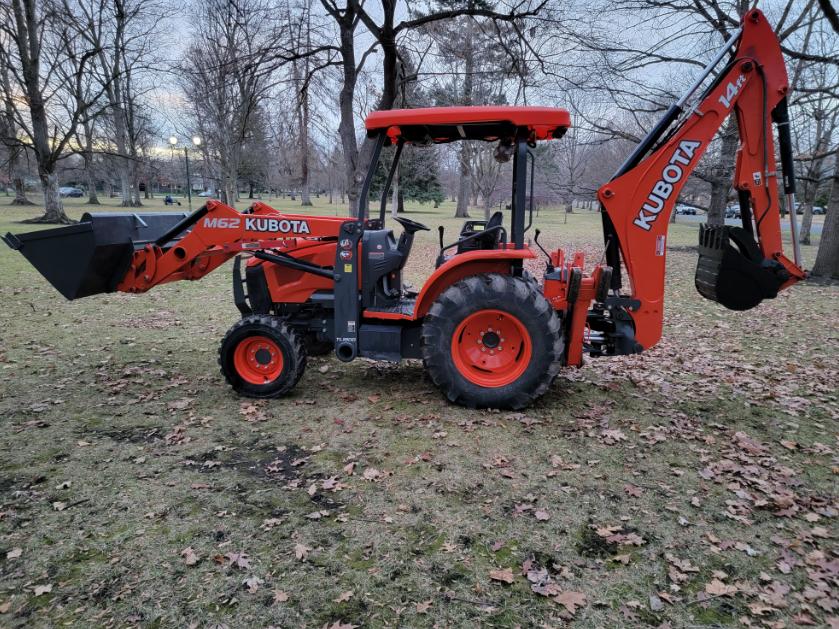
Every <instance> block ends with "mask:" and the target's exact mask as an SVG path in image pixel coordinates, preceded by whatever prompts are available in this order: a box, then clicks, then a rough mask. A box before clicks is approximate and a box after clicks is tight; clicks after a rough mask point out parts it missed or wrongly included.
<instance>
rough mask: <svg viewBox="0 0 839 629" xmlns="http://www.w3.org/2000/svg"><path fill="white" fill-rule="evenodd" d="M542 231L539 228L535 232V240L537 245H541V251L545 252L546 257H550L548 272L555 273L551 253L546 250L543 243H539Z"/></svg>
mask: <svg viewBox="0 0 839 629" xmlns="http://www.w3.org/2000/svg"><path fill="white" fill-rule="evenodd" d="M541 233H542V232H541V231H540V230H538V229H537V230H536V231H535V232H534V233H533V242H534V243H536V246H537V247H539V249H540V250H541V252H542V253H544V254H545V257H546V258H547V259H548V265H547V266H548V273H553V271H554V265H553V264H551V254H549V253H548V252H547V251H545V248H544V247H543V246H542V245H540V244H539V234H541Z"/></svg>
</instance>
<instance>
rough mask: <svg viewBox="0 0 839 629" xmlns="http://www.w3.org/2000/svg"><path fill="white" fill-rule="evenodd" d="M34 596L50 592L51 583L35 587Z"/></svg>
mask: <svg viewBox="0 0 839 629" xmlns="http://www.w3.org/2000/svg"><path fill="white" fill-rule="evenodd" d="M34 592H35V596H41V595H42V594H49V593H50V592H52V583H47V584H46V585H36V586H35V589H34Z"/></svg>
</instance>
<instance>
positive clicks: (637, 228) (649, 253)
mask: <svg viewBox="0 0 839 629" xmlns="http://www.w3.org/2000/svg"><path fill="white" fill-rule="evenodd" d="M732 49H733V54H732V55H731V57H730V60H729V61H728V62H727V63H726V65H725V66H724V68H723V69H722V70H721V71H720V73H719V74H718V75H717V76H716V78H715V79H714V80H713V81H712V83H711V84H710V86H709V87H708V88H707V89H706V90H705V92H704V94H703V95H702V96H701V97H700V98H699V102H698V104H697V105H696V106H694V107H693V108H692V109H691V110H689V111H687V112H684V111H683V106H684V104H685V102H686V101H687V99H688V98H689V96H690V95H691V94H692V92H693V91H695V90H696V89H697V88H698V87H699V85H700V83H701V82H702V81H703V80H704V78H706V77H707V76H708V75H709V74H710V73H711V72H712V71H713V69H714V66H715V65H717V64H719V63H720V62H721V61H722V59H723V56H724V55H725V53H727V52H728V51H729V50H732ZM788 89H789V84H788V79H787V73H786V68H785V65H784V59H783V56H782V54H781V48H780V45H779V43H778V39H777V37H776V36H775V33H774V31H773V30H772V28H771V26H770V25H769V23H768V22H767V21H766V18H765V17H764V16H763V14H762V13H761V12H760V11H759V10H757V9H754V10H751V11H749V12H748V13H746V15H745V16H744V18H743V21H742V26H741V28H740V29H739V31H738V32H737V33H735V35H734V36H732V38H731V39H730V40H729V42H728V43H727V44H726V47H725V48H724V49H723V51H721V53H720V54H719V55H718V56H717V58H716V59H715V61H714V62H712V63H711V64H710V65H709V66H708V67H707V68H706V72H705V74H704V75H703V76H702V77H700V78H699V80H698V81H697V82H696V83H695V84H694V87H693V88H692V90H691V91H689V93H688V94H686V95H685V96H683V97H682V99H680V100H679V102H677V103H675V104H674V105H673V106H671V108H670V110H668V112H667V114H666V115H665V118H664V119H663V120H662V121H661V122H660V123H659V124H658V125H657V126H656V128H655V129H653V131H652V132H651V133H650V134H649V135H648V136H647V137H646V138H645V139H644V141H643V142H642V143H641V145H639V147H638V148H637V149H636V151H635V152H634V153H633V154H632V155H631V156H630V157H629V158H628V159H627V161H626V162H625V163H624V165H623V166H622V167H621V169H620V170H619V171H618V173H617V174H616V175H615V177H614V178H613V179H612V180H611V181H609V182H608V183H606V184H605V185H603V186H602V187H601V188H600V189H599V190H598V198H599V200H600V203H601V204H602V208H603V214H604V237H605V240H606V248H607V252H606V256H607V262H608V264H609V265H610V266H611V267H612V268H613V269H614V271H615V272H614V275H613V277H612V285H611V288H612V289H613V293H614V294H615V295H617V294H618V292H619V289H620V288H621V287H622V281H621V275H622V274H621V262H622V263H623V265H624V268H625V269H626V275H627V277H628V280H629V284H630V287H631V290H630V297H631V299H630V300H624V303H625V302H630V303H632V304H633V305H632V306H631V307H630V308H629V314H630V316H631V317H632V319H633V321H634V326H635V341H636V342H637V343H638V344H640V346H641V348H643V349H647V348H649V347H651V346H653V345H654V344H655V343H656V342H657V341H658V340H659V338H660V337H661V332H662V323H663V315H664V302H663V298H664V273H665V258H666V249H667V247H666V244H667V243H666V239H667V229H668V225H669V222H670V215H671V213H672V212H673V209H674V207H675V204H676V200H677V199H678V197H679V193H680V192H681V190H682V188H683V187H684V185H685V183H686V181H687V179H688V177H689V175H690V174H691V173H692V172H693V170H694V169H695V168H696V166H697V164H698V163H699V160H700V158H701V157H702V155H703V154H704V153H705V151H706V150H707V149H708V146H709V144H710V142H711V140H712V139H713V138H714V136H715V134H716V133H717V131H718V130H719V129H720V127H721V126H722V125H723V123H724V122H725V121H726V119H727V118H728V117H729V116H730V115H735V116H736V119H737V127H738V131H739V136H740V145H739V148H738V150H737V157H736V167H735V171H734V181H733V185H734V188H735V189H736V190H737V192H738V197H739V199H740V204H741V216H742V220H743V227H742V228H733V227H723V228H714V227H710V228H706V227H704V226H703V227H702V228H701V237H700V238H701V240H700V267H699V269H698V271H697V288H699V290H700V293H702V294H703V295H704V296H706V297H708V298H710V299H714V300H715V301H719V302H720V303H723V305H726V306H727V307H729V308H732V309H736V310H744V309H747V308H749V307H752V306H753V305H756V304H757V303H759V301H760V300H761V299H763V298H767V297H774V296H775V293H777V290H780V289H783V288H786V287H787V286H789V285H790V284H793V283H794V282H796V281H798V280H801V279H803V278H804V277H805V276H806V274H805V272H804V271H803V270H802V268H801V267H800V266H799V264H800V260H799V259H798V255H797V253H798V252H797V249H796V256H795V258H796V259H795V260H790V259H789V258H788V257H787V256H786V255H785V254H784V251H783V246H782V239H781V213H780V202H779V194H778V185H779V181H778V173H777V169H776V164H775V144H774V141H773V130H772V123H773V120H774V122H776V123H777V124H778V126H779V130H778V131H779V142H780V149H781V158H782V162H783V175H784V181H783V185H784V191H785V193H786V194H787V195H788V203H789V204H791V202H792V194H793V193H794V174H793V170H792V152H791V146H790V140H789V130H788V120H787V108H786V94H787V91H788ZM678 118H680V121H677V119H678ZM674 123H675V124H674ZM790 206H791V205H790ZM791 220H792V226H793V227H792V229H793V242H794V247H797V242H796V239H795V234H796V230H795V223H794V221H795V213H794V211H793V212H792V213H791ZM731 241H733V243H734V244H733V245H732V242H731ZM703 256H704V257H703ZM738 256H739V257H738ZM761 258H762V259H761ZM720 261H722V262H723V263H720ZM743 295H745V297H743Z"/></svg>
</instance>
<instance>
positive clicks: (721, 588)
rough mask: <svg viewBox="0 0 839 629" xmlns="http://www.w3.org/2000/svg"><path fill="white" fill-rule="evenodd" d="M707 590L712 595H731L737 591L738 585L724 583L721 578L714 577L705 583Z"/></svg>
mask: <svg viewBox="0 0 839 629" xmlns="http://www.w3.org/2000/svg"><path fill="white" fill-rule="evenodd" d="M705 592H706V593H707V594H711V595H712V596H731V595H733V594H736V593H737V587H736V586H733V585H728V584H726V583H723V582H722V581H720V580H719V579H713V580H712V581H711V582H710V583H706V584H705Z"/></svg>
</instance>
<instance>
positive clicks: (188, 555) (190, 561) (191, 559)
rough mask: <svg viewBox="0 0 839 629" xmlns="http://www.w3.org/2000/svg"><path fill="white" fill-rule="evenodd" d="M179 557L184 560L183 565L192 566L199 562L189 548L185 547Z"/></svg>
mask: <svg viewBox="0 0 839 629" xmlns="http://www.w3.org/2000/svg"><path fill="white" fill-rule="evenodd" d="M181 557H183V558H184V563H185V564H186V565H188V566H194V565H195V564H197V563H198V561H199V558H198V555H196V554H195V551H194V550H192V547H191V546H187V547H186V548H184V549H183V550H182V551H181Z"/></svg>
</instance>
